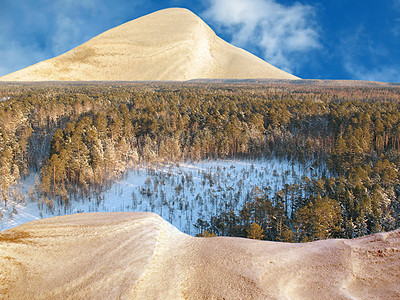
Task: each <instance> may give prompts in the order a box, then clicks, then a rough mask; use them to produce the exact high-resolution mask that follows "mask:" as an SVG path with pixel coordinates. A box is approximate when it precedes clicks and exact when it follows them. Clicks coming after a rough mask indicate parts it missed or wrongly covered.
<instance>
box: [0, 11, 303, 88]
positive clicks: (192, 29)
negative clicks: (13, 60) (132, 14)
mask: <svg viewBox="0 0 400 300" xmlns="http://www.w3.org/2000/svg"><path fill="white" fill-rule="evenodd" d="M218 78H224V79H250V78H276V79H298V78H297V77H295V76H293V75H291V74H289V73H286V72H284V71H282V70H280V69H278V68H276V67H274V66H272V65H270V64H268V63H267V62H265V61H263V60H262V59H260V58H258V57H256V56H254V55H253V54H250V53H249V52H247V51H244V50H243V49H240V48H237V47H235V46H233V45H231V44H229V43H227V42H225V41H223V40H222V39H220V38H219V37H218V36H217V35H216V34H215V33H214V31H213V30H212V29H211V28H210V27H209V26H208V25H207V24H206V23H204V21H203V20H201V19H200V18H199V17H198V16H196V15H195V14H193V13H192V12H190V11H189V10H187V9H182V8H169V9H164V10H161V11H157V12H154V13H152V14H149V15H146V16H143V17H141V18H138V19H136V20H133V21H130V22H127V23H125V24H122V25H120V26H117V27H115V28H112V29H110V30H108V31H106V32H104V33H102V34H100V35H98V36H96V37H94V38H92V39H91V40H89V41H88V42H86V43H84V44H82V45H80V46H78V47H76V48H74V49H72V50H70V51H68V52H66V53H64V54H62V55H60V56H57V57H55V58H52V59H49V60H46V61H43V62H39V63H37V64H35V65H33V66H30V67H27V68H25V69H22V70H19V71H16V72H14V73H11V74H8V75H6V76H3V77H0V81H136V80H138V81H142V80H156V81H161V80H162V81H186V80H192V79H218Z"/></svg>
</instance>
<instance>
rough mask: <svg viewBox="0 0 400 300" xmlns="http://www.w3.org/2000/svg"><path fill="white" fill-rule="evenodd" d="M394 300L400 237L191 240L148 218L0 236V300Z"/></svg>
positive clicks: (59, 220) (40, 225)
mask: <svg viewBox="0 0 400 300" xmlns="http://www.w3.org/2000/svg"><path fill="white" fill-rule="evenodd" d="M2 297H3V298H10V299H35V298H36V299H120V298H122V299H358V298H361V299H379V298H381V299H399V298H400V230H397V231H393V232H390V233H385V234H377V235H373V236H368V237H365V238H360V239H355V240H326V241H319V242H314V243H308V244H286V243H274V242H264V241H253V240H248V239H240V238H195V237H191V236H187V235H185V234H183V233H181V232H179V231H178V230H177V229H176V228H174V227H172V226H171V225H170V224H168V223H167V222H165V221H164V220H162V219H161V218H160V217H159V216H157V215H155V214H152V213H93V214H77V215H69V216H63V217H56V218H50V219H44V220H40V221H34V222H30V223H26V224H24V225H21V226H18V227H16V228H14V229H10V230H7V231H4V232H2V233H0V298H2Z"/></svg>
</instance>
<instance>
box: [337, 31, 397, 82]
mask: <svg viewBox="0 0 400 300" xmlns="http://www.w3.org/2000/svg"><path fill="white" fill-rule="evenodd" d="M339 48H340V53H341V60H342V61H341V63H343V66H344V69H345V70H346V72H347V73H348V74H349V75H350V77H351V78H354V79H358V80H371V81H383V82H400V65H399V64H398V63H393V64H389V63H388V61H387V57H390V53H389V50H388V49H387V48H386V47H385V46H384V45H382V44H378V43H376V42H375V41H374V40H373V39H371V37H370V36H369V34H368V32H367V31H366V30H365V29H364V28H363V27H359V28H358V29H357V30H355V31H353V32H351V33H347V35H345V36H344V37H343V39H342V41H341V45H340V46H339Z"/></svg>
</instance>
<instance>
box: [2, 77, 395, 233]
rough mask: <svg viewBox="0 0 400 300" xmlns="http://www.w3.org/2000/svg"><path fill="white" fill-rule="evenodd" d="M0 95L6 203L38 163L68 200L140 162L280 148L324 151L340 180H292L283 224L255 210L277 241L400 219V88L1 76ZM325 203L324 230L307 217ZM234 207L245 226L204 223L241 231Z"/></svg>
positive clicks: (46, 183) (319, 155)
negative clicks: (328, 218)
mask: <svg viewBox="0 0 400 300" xmlns="http://www.w3.org/2000/svg"><path fill="white" fill-rule="evenodd" d="M0 97H1V98H3V97H6V98H8V97H10V99H8V100H5V101H2V102H0V179H1V186H0V188H1V196H0V197H1V199H2V200H3V201H4V203H5V204H7V199H8V198H9V197H11V194H10V190H11V189H10V188H11V187H12V186H13V185H14V184H15V183H16V181H18V180H19V179H20V178H21V176H25V175H26V174H28V172H29V171H30V170H32V169H34V170H37V171H40V185H39V191H37V192H38V193H39V194H40V195H41V196H44V197H47V198H51V199H54V200H56V201H59V202H60V203H64V204H66V205H67V204H68V203H69V201H70V199H71V197H82V198H85V197H90V196H92V195H94V194H99V193H101V192H102V191H103V190H104V189H105V188H107V186H109V184H110V183H111V182H113V180H115V179H117V178H119V177H120V176H122V175H123V174H124V173H125V172H126V170H127V169H129V168H131V167H133V166H135V165H136V164H141V163H157V162H163V161H181V160H189V159H190V160H200V159H207V158H227V157H236V158H241V157H248V158H251V157H253V158H256V157H262V156H272V155H273V156H282V157H286V158H288V159H296V160H298V161H300V162H306V161H308V160H310V159H313V160H317V161H319V162H320V163H321V164H326V165H327V168H328V171H329V172H328V173H329V174H331V175H332V176H333V178H325V179H321V180H322V182H323V184H322V186H324V187H326V188H324V189H320V190H318V189H317V185H315V184H311V183H308V184H305V186H308V188H307V189H311V190H313V193H312V194H310V195H306V193H305V190H304V188H303V187H291V189H294V190H295V192H293V193H295V194H297V195H298V196H297V198H294V199H292V198H290V197H289V196H287V193H286V192H285V191H284V192H282V194H283V195H284V196H282V197H283V198H284V199H288V200H285V201H286V202H287V203H286V204H285V203H283V206H284V210H283V211H284V213H283V215H282V222H280V223H279V224H278V225H276V226H275V227H274V226H272V225H271V224H268V223H265V222H266V221H265V220H264V221H262V220H259V219H258V218H255V217H254V218H253V221H255V222H256V223H260V226H261V227H262V228H264V230H265V232H266V233H267V234H265V235H264V238H265V239H273V240H275V239H281V237H280V235H281V233H280V232H282V228H284V229H285V230H286V229H287V230H288V231H287V230H286V231H285V232H286V233H285V234H289V233H290V232H292V233H293V235H294V237H293V240H307V239H315V238H322V237H336V236H358V235H362V234H365V233H370V232H376V231H379V230H389V229H392V228H395V227H397V226H398V220H399V216H398V214H399V205H397V203H398V201H399V181H398V180H399V176H398V175H399V172H398V168H399V166H400V159H399V153H400V126H399V125H400V102H399V100H400V88H399V87H398V86H396V85H376V86H360V87H351V86H340V85H339V86H335V85H327V86H324V85H321V84H319V85H316V86H312V85H304V84H298V85H296V84H290V83H284V82H271V83H224V84H213V83H187V84H180V83H176V84H172V83H171V84H162V83H155V84H141V83H135V84H65V85H63V84H48V85H45V84H38V85H26V84H22V85H16V84H14V85H6V84H3V85H1V86H0ZM331 181H334V182H335V183H334V184H333V185H330V184H328V183H327V182H331ZM339 181H340V184H339ZM320 185H321V184H320ZM339 187H343V189H344V190H345V193H348V194H349V195H351V196H348V197H349V199H350V198H352V199H353V200H352V201H353V204H352V205H353V206H351V205H350V206H349V205H347V204H346V203H347V202H346V201H348V200H343V201H344V202H342V200H341V198H340V197H339V194H338V193H339V192H338V191H339V190H340V188H339ZM262 188H263V187H262ZM262 188H261V191H262ZM332 190H333V191H336V190H338V191H337V192H332ZM256 194H257V195H258V196H257V197H256V196H254V199H252V200H251V201H249V203H250V204H248V205H252V204H251V203H256V202H257V203H259V204H257V205H261V204H260V203H261V202H263V201H266V202H268V201H270V202H271V207H272V208H273V209H272V208H271V209H272V211H274V214H275V215H279V214H280V209H281V208H280V207H281V204H280V203H281V201H279V199H278V198H279V197H280V196H279V195H277V196H276V199H264V200H262V201H261V200H257V199H258V198H260V197H261V196H259V195H260V194H262V193H260V192H258V193H256ZM264 198H265V197H264ZM300 198H301V199H303V200H301V201H300V200H299V199H300ZM261 199H263V197H261ZM366 199H367V200H366ZM368 199H369V200H368ZM260 201H261V202H260ZM349 201H350V200H349ZM363 203H364V204H365V203H367V204H365V205H364V204H363ZM254 205H256V204H254ZM263 205H264V204H263ZM265 205H267V204H265ZM268 205H269V204H268ZM268 205H267V206H268ZM318 205H320V206H322V207H324V206H325V205H331V206H332V207H333V208H334V209H333V211H334V212H337V213H338V219H337V222H338V224H339V225H337V226H336V225H335V226H334V227H332V228H333V229H329V230H328V229H324V230H325V231H324V230H322V231H324V232H326V230H328V232H329V234H328V233H326V234H325V235H323V234H321V233H318V234H316V233H315V232H316V231H315V230H314V229H311V228H313V227H312V226H311V227H310V226H309V225H305V223H304V222H301V221H300V220H301V215H305V216H306V215H308V214H309V213H310V211H312V209H316V207H318ZM261 206H262V205H261ZM350 207H351V208H350ZM363 207H367V208H363ZM372 207H374V208H372ZM243 209H245V207H244V208H243ZM275 210H276V211H275ZM371 211H374V212H373V213H372V212H371ZM378 212H379V213H378ZM229 214H230V216H231V217H232V218H234V217H235V218H236V219H235V222H234V223H235V224H236V225H235V226H238V228H239V227H240V226H242V227H241V229H237V230H236V229H235V230H234V231H225V229H224V230H222V229H219V227H218V226H219V225H218V226H216V225H215V224H214V223H215V222H211V223H210V224H209V226H211V227H207V226H205V227H207V229H209V230H211V231H213V232H215V233H218V234H230V235H240V236H243V235H244V234H245V233H244V232H246V230H248V228H247V227H248V226H249V222H250V221H251V219H249V220H250V221H247V220H246V218H244V219H243V218H242V217H240V215H236V214H234V215H235V216H233V214H232V213H229ZM339 217H340V218H339ZM215 218H217V219H218V218H221V216H216V217H215ZM223 218H225V217H223ZM249 218H250V217H249ZM276 218H278V217H276ZM335 220H336V219H335ZM364 220H366V221H365V222H364ZM218 222H219V221H218ZM315 222H317V221H315ZM335 222H336V221H335ZM363 222H364V223H365V224H367V225H366V227H365V226H364V225H362V224H364V223H363ZM300 224H301V225H300ZM335 224H336V223H335ZM344 224H347V225H344ZM250 225H251V224H250ZM221 226H222V225H221ZM362 226H364V227H363V228H366V229H365V230H364V229H363V230H361V229H359V228H361V227H362ZM203 227H204V226H203ZM273 228H274V229H273ZM306 228H308V229H306ZM329 228H330V227H329ZM351 228H353V229H351ZM354 228H355V229H354ZM352 230H353V231H352ZM273 232H276V233H274V234H273ZM317 232H319V231H318V230H317ZM349 232H350V233H349Z"/></svg>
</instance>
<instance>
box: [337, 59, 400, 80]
mask: <svg viewBox="0 0 400 300" xmlns="http://www.w3.org/2000/svg"><path fill="white" fill-rule="evenodd" d="M345 68H346V70H347V72H349V73H350V74H351V75H352V76H353V78H357V79H359V80H369V81H382V82H400V66H381V67H377V68H373V69H370V68H367V67H366V66H364V65H362V64H355V63H351V62H346V63H345Z"/></svg>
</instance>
